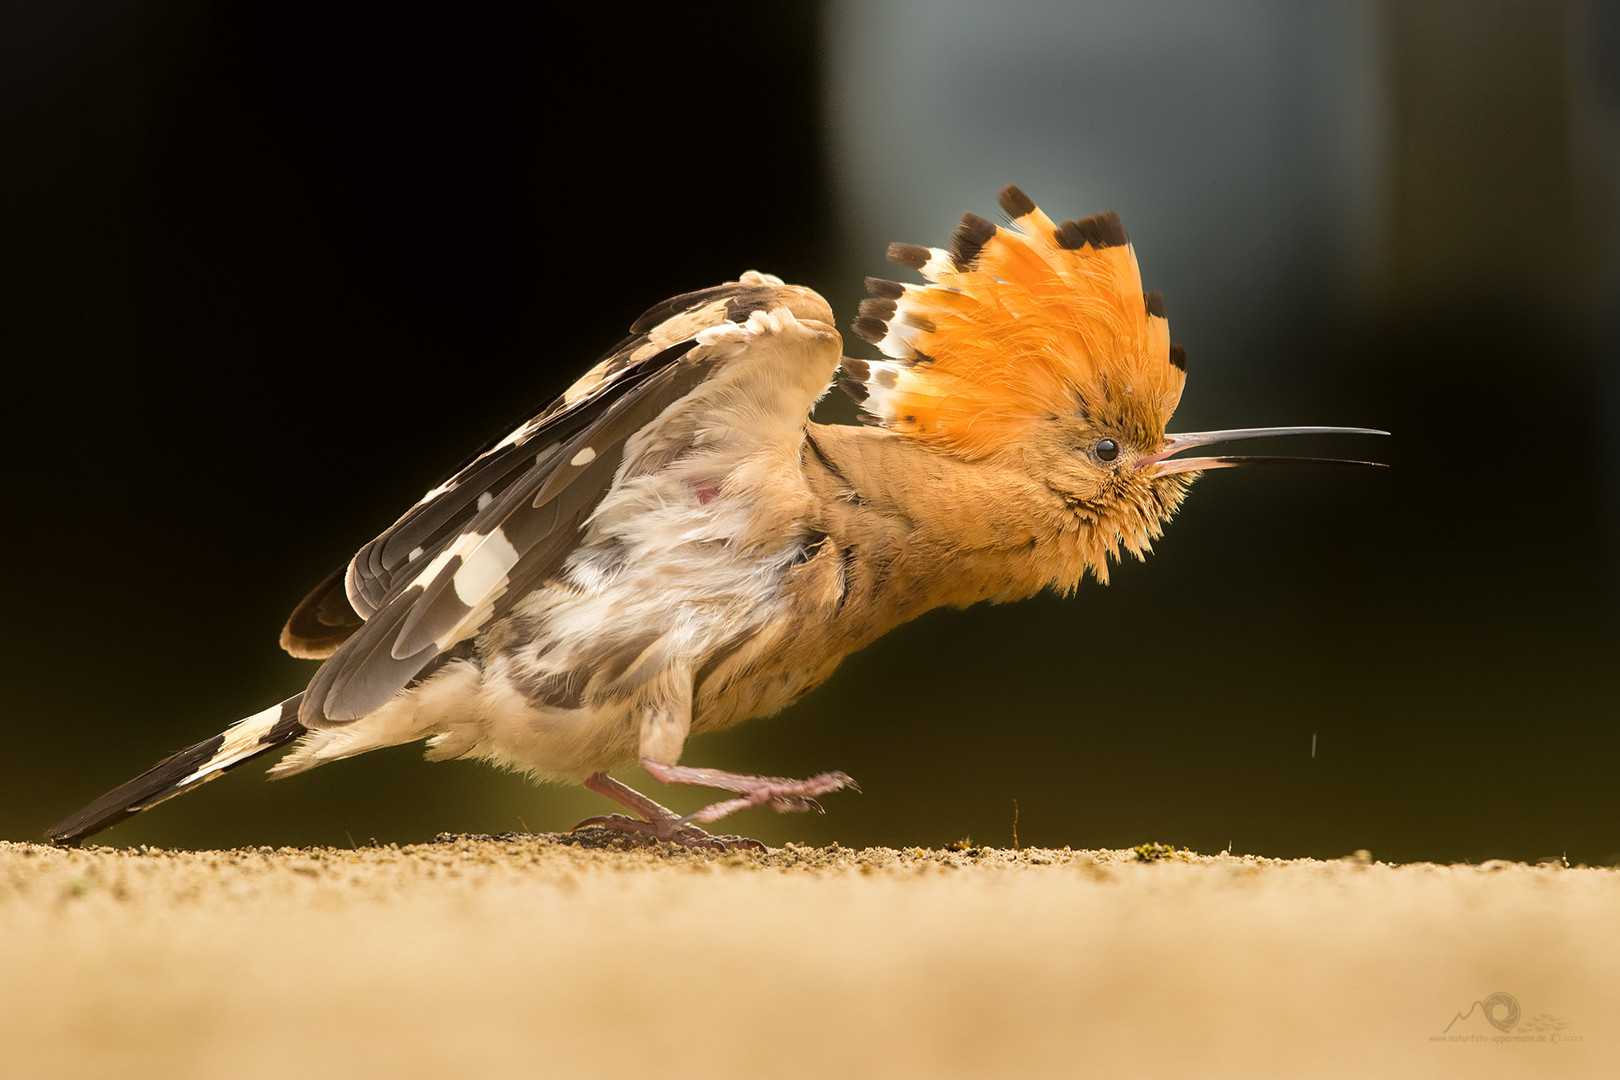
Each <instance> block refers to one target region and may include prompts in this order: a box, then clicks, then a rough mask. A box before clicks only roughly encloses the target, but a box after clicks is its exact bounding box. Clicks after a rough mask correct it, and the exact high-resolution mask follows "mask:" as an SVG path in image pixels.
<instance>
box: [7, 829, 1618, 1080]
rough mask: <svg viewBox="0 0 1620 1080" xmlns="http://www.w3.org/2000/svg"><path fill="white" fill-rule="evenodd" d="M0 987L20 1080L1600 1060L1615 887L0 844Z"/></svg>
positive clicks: (1461, 878) (1385, 1073) (1502, 1066)
mask: <svg viewBox="0 0 1620 1080" xmlns="http://www.w3.org/2000/svg"><path fill="white" fill-rule="evenodd" d="M1144 855H1146V856H1147V859H1144V857H1143V856H1144ZM0 993H3V995H4V1002H3V1004H0V1076H4V1077H8V1078H9V1077H27V1078H33V1077H58V1076H60V1077H89V1076H119V1077H146V1076H153V1077H155V1076H181V1077H192V1076H196V1077H296V1078H298V1080H305V1078H315V1077H328V1076H332V1077H337V1076H389V1077H416V1076H449V1075H473V1076H557V1077H576V1076H579V1077H595V1076H602V1077H608V1076H612V1077H627V1076H657V1077H664V1076H728V1075H748V1076H765V1077H778V1076H781V1077H798V1076H804V1077H810V1076H919V1077H959V1076H960V1077H969V1076H972V1077H981V1076H982V1077H999V1076H1021V1077H1024V1076H1036V1077H1041V1076H1084V1075H1099V1076H1163V1075H1186V1076H1200V1077H1221V1076H1313V1077H1340V1076H1343V1077H1367V1076H1380V1077H1389V1076H1432V1075H1440V1074H1450V1075H1468V1076H1474V1077H1495V1076H1538V1077H1539V1076H1612V1075H1614V1069H1615V1065H1614V1062H1615V1060H1616V1055H1617V1052H1620V872H1617V871H1615V870H1608V869H1596V870H1589V869H1581V868H1566V867H1561V866H1541V867H1527V866H1522V865H1516V864H1486V865H1484V866H1436V865H1431V864H1420V865H1409V866H1400V867H1393V866H1387V865H1384V864H1381V863H1375V862H1372V861H1371V860H1368V859H1366V858H1364V857H1363V858H1359V859H1357V858H1352V859H1347V860H1343V861H1339V862H1314V861H1294V862H1285V861H1278V860H1268V859H1261V858H1255V857H1252V856H1245V857H1241V858H1236V857H1231V856H1225V855H1222V856H1198V855H1192V854H1190V853H1168V854H1167V853H1166V852H1165V850H1164V849H1157V850H1154V849H1142V851H1141V853H1138V852H1136V851H1090V852H1082V851H1069V850H1057V851H1053V850H1030V849H1025V850H1022V851H1018V852H1013V851H1006V850H992V849H986V848H970V849H965V850H961V851H923V850H917V849H913V850H908V851H894V850H888V849H869V850H864V851H853V850H850V849H847V848H842V849H841V848H836V847H835V848H820V849H817V848H799V847H793V846H791V845H790V846H789V847H787V848H785V849H779V850H772V851H769V852H767V853H759V854H743V853H732V854H707V853H693V852H686V851H679V850H674V849H668V848H665V847H662V846H659V845H652V846H635V845H632V844H630V843H629V842H627V841H624V840H621V839H619V838H612V839H606V840H604V839H601V838H599V837H598V838H592V837H590V836H588V835H587V836H585V837H583V838H574V839H572V840H569V839H566V838H563V837H557V836H528V835H523V836H512V837H499V838H488V837H483V838H468V837H444V838H441V840H440V841H439V842H438V843H434V844H426V845H421V846H415V847H406V848H398V847H392V846H390V847H368V848H360V849H357V850H347V849H333V848H325V849H281V850H271V849H269V848H264V849H242V850H234V851H203V852H178V851H159V850H156V849H137V850H122V849H115V848H89V849H86V850H82V851H72V850H56V849H52V848H48V847H42V846H39V845H35V844H14V843H0ZM1496 993H1505V994H1508V995H1511V996H1512V998H1513V999H1514V1005H1513V1006H1512V1007H1510V1006H1509V1005H1508V1003H1507V1002H1506V1000H1505V999H1501V998H1498V999H1496V1000H1495V1002H1494V1003H1487V1005H1482V1006H1475V1007H1474V1011H1473V1013H1472V1014H1471V1015H1468V1016H1466V1017H1465V1018H1464V1019H1461V1020H1457V1021H1456V1022H1455V1023H1453V1019H1454V1017H1455V1016H1456V1015H1457V1014H1458V1013H1464V1012H1467V1010H1469V1008H1470V1007H1471V1006H1474V1003H1475V1002H1476V1001H1485V999H1487V998H1489V996H1490V995H1492V994H1496ZM1514 1008H1516V1009H1517V1010H1518V1015H1517V1017H1516V1018H1515V1017H1514V1016H1513V1015H1512V1012H1513V1009H1514ZM1487 1013H1488V1014H1489V1015H1487ZM1492 1018H1494V1019H1495V1020H1497V1021H1498V1024H1504V1023H1507V1022H1508V1021H1515V1022H1513V1023H1511V1025H1510V1026H1508V1027H1507V1029H1506V1030H1505V1031H1504V1030H1501V1029H1500V1028H1499V1027H1498V1026H1496V1025H1493V1024H1492V1023H1491V1022H1490V1019H1492ZM1448 1024H1450V1025H1451V1028H1450V1031H1449V1033H1445V1029H1446V1028H1447V1025H1448ZM1451 1036H1457V1037H1458V1038H1455V1039H1453V1038H1451Z"/></svg>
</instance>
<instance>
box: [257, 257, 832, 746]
mask: <svg viewBox="0 0 1620 1080" xmlns="http://www.w3.org/2000/svg"><path fill="white" fill-rule="evenodd" d="M806 295H807V293H806V292H805V291H804V290H800V289H796V288H792V287H788V286H783V285H782V284H781V283H780V282H779V281H777V280H776V279H774V278H770V277H767V276H765V275H759V274H752V273H750V274H745V275H743V279H742V280H741V281H739V282H731V283H728V284H726V285H722V286H717V287H715V288H712V289H706V290H703V291H701V292H696V293H688V294H686V295H684V296H680V297H676V298H674V299H672V300H669V301H666V302H665V303H663V304H660V305H658V306H657V307H655V308H653V309H651V310H650V311H648V312H647V313H646V314H644V315H643V316H642V317H641V318H640V319H638V320H636V322H635V324H634V325H633V326H632V327H631V336H630V337H628V338H626V339H625V340H624V341H623V342H622V343H621V344H620V345H619V346H618V347H617V348H616V349H614V350H613V351H612V352H611V353H609V354H608V356H607V357H606V358H605V359H603V360H602V361H601V362H600V363H599V364H597V365H596V366H595V367H594V368H592V369H591V370H590V372H588V373H587V374H586V375H585V376H584V377H583V378H581V379H580V380H579V381H578V382H576V383H575V384H574V385H573V386H572V387H570V388H569V389H568V391H567V392H566V393H564V394H563V396H562V397H561V398H559V399H558V400H557V401H555V402H553V403H552V404H551V405H550V406H548V407H547V408H545V409H544V410H542V411H541V412H539V413H538V414H536V415H535V416H534V417H533V418H531V419H530V420H528V421H526V422H524V423H523V424H521V425H519V426H518V428H517V429H515V430H514V431H512V432H511V433H510V434H508V435H507V436H506V437H505V438H503V439H502V440H500V442H498V443H496V444H495V445H494V446H492V447H490V448H489V449H487V450H485V451H484V452H483V453H481V454H479V455H478V456H477V457H475V458H474V459H473V460H472V461H470V462H469V463H468V464H467V465H466V466H464V467H463V468H462V469H461V470H460V471H459V472H457V473H456V474H455V476H453V477H452V478H451V479H450V480H447V481H446V482H445V483H443V484H441V485H439V486H438V487H437V488H434V489H433V490H432V491H431V492H429V493H428V494H427V495H426V496H425V497H424V498H423V499H422V500H421V501H420V502H418V503H417V504H416V505H415V506H413V507H412V508H411V509H410V510H409V511H407V512H406V514H405V515H404V516H403V517H401V518H400V519H399V520H398V521H396V522H395V523H394V524H393V525H392V526H390V527H389V528H388V529H387V530H386V531H385V532H383V533H382V534H381V535H380V536H378V537H377V538H376V539H375V540H372V541H371V542H370V543H369V544H367V545H366V546H365V547H363V548H361V549H360V551H359V552H358V553H357V554H356V555H355V557H354V558H353V559H352V560H351V561H350V562H349V564H348V566H347V568H346V569H345V570H344V571H343V572H341V573H334V574H333V575H331V576H329V577H328V578H327V579H326V580H325V581H323V582H322V583H321V585H320V586H318V587H317V588H316V590H315V591H313V592H312V593H311V594H310V595H309V597H307V598H306V599H305V600H304V602H303V603H302V604H300V605H299V607H298V609H297V610H296V611H294V613H293V615H292V617H291V618H290V619H289V620H288V624H287V627H286V629H285V630H284V631H283V634H282V640H283V644H284V645H287V646H288V648H289V651H292V652H294V653H295V654H297V655H315V656H320V655H327V654H328V653H329V654H330V659H328V660H327V662H326V664H325V665H323V666H322V668H321V669H320V671H319V672H317V673H316V676H315V679H314V681H313V682H311V684H310V687H309V689H308V690H307V691H306V692H305V694H304V698H303V702H302V705H301V708H300V713H299V719H300V721H301V722H302V723H303V724H305V725H306V726H309V727H330V726H332V725H333V724H342V723H345V722H347V721H350V720H354V719H357V718H359V717H361V716H365V715H367V714H368V713H371V712H373V711H374V710H376V709H377V708H379V707H381V706H382V705H383V704H385V703H387V701H388V700H389V699H391V698H392V697H393V696H394V695H395V694H397V693H398V692H399V691H400V690H402V689H403V688H405V687H406V686H407V685H409V684H410V683H411V681H412V680H413V679H415V678H416V677H417V676H418V675H419V674H420V673H421V672H423V671H424V670H425V669H427V668H428V667H429V666H430V665H432V664H433V663H434V661H436V660H438V659H439V658H440V657H442V656H443V655H444V654H445V653H446V652H447V651H449V650H451V649H454V648H455V647H456V646H457V645H459V644H460V643H462V642H464V641H467V640H469V639H471V638H472V637H474V636H476V635H477V634H478V632H479V631H480V630H481V629H483V628H484V627H485V626H487V625H489V624H490V623H491V622H493V621H495V620H497V619H499V618H501V617H502V616H503V615H505V614H506V613H507V612H508V611H510V610H511V608H512V606H513V604H515V603H516V602H517V601H518V600H519V599H521V598H522V597H523V596H525V595H527V594H528V593H529V592H531V591H533V590H534V589H535V588H537V587H539V586H540V585H542V584H543V583H545V582H546V581H547V580H548V579H550V578H552V577H553V576H555V575H556V574H557V573H558V571H559V570H560V569H561V567H562V564H563V562H564V560H565V559H566V558H567V556H568V555H569V553H570V552H571V551H573V549H574V547H575V546H576V545H577V543H578V539H579V532H580V527H581V525H582V524H583V522H584V521H585V519H586V518H587V517H589V515H590V513H591V511H592V510H593V509H594V508H595V506H596V505H597V504H598V503H599V502H600V501H601V500H602V497H603V496H604V495H605V494H606V493H607V491H608V489H609V488H610V487H611V485H612V483H613V478H614V475H615V473H616V471H617V469H618V467H619V464H620V462H621V460H622V458H623V453H624V446H625V442H626V440H628V439H629V438H630V437H631V436H632V435H634V434H635V433H636V432H637V431H639V430H641V429H642V428H644V427H646V426H647V425H648V424H650V423H652V422H653V421H654V420H655V419H656V418H657V417H658V416H659V415H660V414H661V413H663V412H664V411H665V410H666V409H668V408H669V407H670V406H672V405H674V404H676V403H678V402H679V401H680V400H681V399H682V398H684V397H686V396H687V395H688V394H690V393H692V391H693V390H695V389H696V388H697V387H698V386H699V385H700V384H702V383H703V381H704V380H705V379H706V378H708V377H709V375H711V374H712V373H713V371H714V370H715V368H716V367H717V366H718V365H720V364H722V363H724V362H725V360H726V358H727V357H728V355H729V354H728V353H727V352H726V351H725V350H722V349H714V348H709V347H706V346H705V345H704V344H703V343H702V342H701V340H700V338H701V337H702V335H703V332H704V331H705V330H707V329H712V328H715V327H719V326H723V325H724V324H726V323H727V322H732V323H743V322H746V321H747V319H748V318H749V316H750V315H751V314H752V313H754V312H755V311H760V310H770V309H772V308H775V307H781V306H788V307H792V306H794V304H795V301H798V302H799V303H800V304H802V303H803V298H804V297H805V296H806ZM808 295H813V294H808ZM816 303H817V305H818V306H820V307H821V308H822V310H825V305H824V304H821V302H820V299H819V297H818V298H816Z"/></svg>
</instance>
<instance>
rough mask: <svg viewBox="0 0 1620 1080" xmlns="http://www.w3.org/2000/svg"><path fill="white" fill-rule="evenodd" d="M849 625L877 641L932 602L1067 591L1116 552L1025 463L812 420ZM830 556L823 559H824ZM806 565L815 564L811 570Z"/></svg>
mask: <svg viewBox="0 0 1620 1080" xmlns="http://www.w3.org/2000/svg"><path fill="white" fill-rule="evenodd" d="M802 461H803V469H804V476H805V480H806V482H807V483H808V484H809V486H810V489H811V492H812V493H813V494H814V496H815V500H814V502H815V504H816V506H817V508H818V509H817V510H816V517H817V520H816V521H814V522H813V527H814V528H815V529H816V530H817V531H819V532H824V533H826V535H827V541H826V543H827V544H828V545H830V546H831V547H830V550H828V551H826V552H824V554H825V555H827V556H834V555H835V556H836V558H837V560H838V564H837V566H836V567H833V566H828V567H825V568H822V569H821V570H820V571H819V572H820V573H822V574H824V575H831V574H832V573H833V571H836V572H837V577H836V580H832V581H830V582H829V583H828V587H829V588H832V587H835V588H836V590H837V593H838V596H839V608H840V610H841V611H843V610H844V609H846V608H847V609H848V611H847V614H846V615H844V616H843V617H841V618H840V620H839V621H840V622H841V623H844V622H847V623H849V624H850V625H849V627H848V629H849V632H850V633H851V634H853V635H854V636H856V637H863V638H864V637H867V635H868V634H870V635H871V636H873V637H875V636H876V635H877V634H880V633H883V632H884V631H886V630H887V629H889V628H890V627H892V626H895V625H898V624H899V623H901V622H904V621H906V620H908V619H911V618H914V617H916V616H917V615H920V614H922V613H923V612H924V611H927V610H929V609H932V608H936V607H942V606H955V607H963V606H966V605H968V604H973V603H977V602H979V601H981V600H1015V599H1021V598H1023V597H1026V596H1030V595H1033V594H1034V593H1037V592H1039V591H1040V590H1042V589H1043V588H1046V587H1049V586H1050V587H1054V588H1058V589H1060V590H1064V591H1067V590H1069V589H1072V588H1073V587H1074V586H1075V585H1077V584H1078V583H1079V581H1080V579H1081V577H1082V576H1083V575H1084V574H1085V572H1086V570H1087V568H1088V567H1098V566H1102V565H1103V564H1104V563H1105V562H1106V557H1107V556H1106V551H1107V547H1106V546H1105V545H1103V544H1102V543H1101V540H1102V538H1101V537H1095V536H1093V535H1092V533H1093V531H1094V530H1093V529H1092V528H1091V527H1089V526H1088V525H1087V524H1086V522H1085V521H1084V520H1083V519H1082V518H1080V517H1078V516H1076V514H1075V513H1074V511H1073V509H1072V508H1071V507H1068V506H1066V505H1065V503H1064V500H1063V498H1062V497H1061V496H1060V495H1059V494H1058V493H1056V492H1054V491H1053V490H1052V489H1051V488H1050V487H1048V486H1047V484H1046V483H1045V481H1044V479H1043V478H1042V477H1041V476H1039V475H1037V473H1038V470H1035V469H1031V468H1027V467H1022V468H1021V467H1019V463H1017V462H1009V461H1005V460H1002V461H996V462H983V461H980V462H968V461H963V460H961V459H958V458H954V457H951V456H948V455H945V454H941V453H937V452H935V451H932V450H929V449H928V448H926V447H924V446H922V445H919V444H918V443H917V442H916V441H915V440H914V439H911V438H908V437H906V436H904V435H898V434H895V433H893V432H889V431H885V430H882V429H879V428H871V427H852V426H842V425H840V426H824V425H820V424H811V425H809V428H808V432H807V438H806V442H805V448H804V453H803V457H802ZM815 561H816V562H822V561H823V560H822V559H818V560H815ZM807 569H808V568H807Z"/></svg>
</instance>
